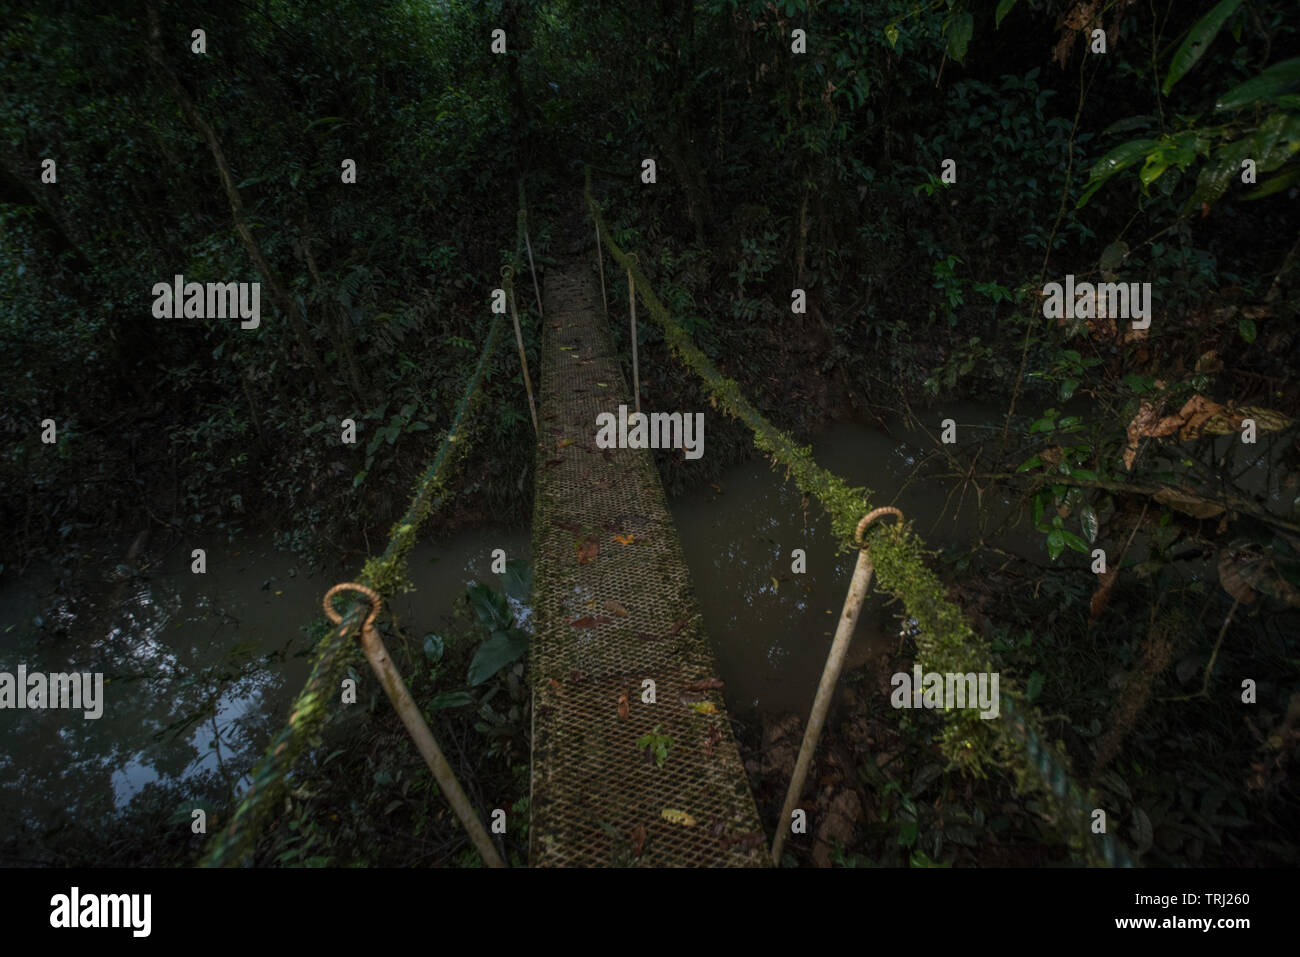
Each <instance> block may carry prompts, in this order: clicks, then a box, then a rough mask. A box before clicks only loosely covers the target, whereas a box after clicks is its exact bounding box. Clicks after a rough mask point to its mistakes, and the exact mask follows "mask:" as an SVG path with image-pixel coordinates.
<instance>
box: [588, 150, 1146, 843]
mask: <svg viewBox="0 0 1300 957" xmlns="http://www.w3.org/2000/svg"><path fill="white" fill-rule="evenodd" d="M585 195H586V200H587V205H588V208H589V209H590V211H591V215H592V218H593V220H594V221H595V224H596V233H597V236H598V237H600V238H601V239H602V240H603V241H604V245H605V247H606V248H607V249H608V250H609V254H610V256H611V257H613V259H614V261H615V262H616V263H618V264H619V265H620V266H622V267H623V268H624V269H626V270H627V271H628V274H629V275H630V276H632V278H633V280H634V283H635V286H636V289H637V291H638V292H639V294H640V297H641V301H642V302H643V303H644V304H645V307H646V310H647V311H648V312H649V313H650V315H651V317H653V318H654V320H655V321H656V322H657V323H658V325H659V326H660V328H661V329H662V330H663V333H664V340H665V341H666V342H667V344H668V346H669V349H670V350H671V351H672V353H673V354H674V355H676V357H677V358H678V360H680V361H681V362H682V363H683V364H684V365H686V366H687V367H688V368H690V369H691V371H692V372H694V373H695V374H696V375H697V376H699V377H700V379H701V380H703V382H704V384H705V386H706V387H707V390H708V392H709V401H710V403H711V404H712V405H713V406H714V408H719V407H720V408H721V409H722V411H723V412H725V413H726V414H728V415H730V416H732V417H733V418H737V419H740V420H741V421H742V422H744V423H745V424H746V425H747V426H749V428H750V430H751V431H752V432H753V434H754V444H755V445H756V446H757V447H758V448H759V449H760V450H762V451H764V452H766V453H767V454H768V455H769V456H770V458H771V461H772V462H773V464H778V463H779V464H781V465H783V466H785V468H786V477H787V479H793V480H794V482H795V484H796V485H797V486H798V488H799V489H800V490H801V491H803V492H804V493H805V494H808V495H812V496H814V497H816V498H817V499H818V501H820V502H821V504H822V507H823V508H825V510H826V512H827V513H828V514H829V515H830V519H831V526H832V530H833V532H834V535H835V537H836V538H837V539H838V540H839V541H840V543H841V545H842V546H843V547H844V548H850V547H853V544H854V540H855V537H856V533H857V528H858V522H859V520H860V518H861V516H862V514H863V510H864V506H865V507H869V506H868V505H867V502H868V499H869V498H870V496H871V492H870V490H869V489H866V488H856V487H851V486H849V485H848V484H847V483H846V482H844V480H843V479H841V478H839V476H837V475H835V474H834V473H832V472H830V471H828V470H826V469H824V468H822V467H821V466H820V465H818V464H817V462H816V461H815V460H814V459H813V457H812V451H811V448H809V447H806V446H800V445H799V444H798V443H797V442H795V440H794V439H793V438H791V437H790V436H789V435H787V434H786V433H785V432H783V431H782V430H781V429H778V428H777V427H776V426H774V425H773V424H772V423H771V422H769V421H768V420H767V418H766V417H765V416H764V415H763V414H762V413H761V412H759V411H758V409H756V408H755V407H754V406H753V405H752V404H751V403H750V402H749V400H747V399H746V398H745V396H744V394H743V393H742V392H741V390H740V386H739V385H738V384H737V383H736V382H735V380H733V379H729V378H726V377H725V376H723V375H722V373H721V372H720V371H718V369H717V367H716V366H714V364H713V363H712V362H711V361H710V360H709V358H708V357H707V356H706V355H705V354H704V353H703V352H702V351H700V349H699V348H698V347H697V346H696V345H695V344H694V342H693V341H692V339H691V337H690V334H689V333H688V332H686V331H685V330H684V329H683V328H682V327H681V326H680V325H679V324H678V323H677V322H676V321H675V320H674V319H673V318H672V316H671V315H670V314H669V313H668V310H667V309H666V308H665V307H664V305H663V303H661V302H660V301H659V298H658V297H657V296H656V295H655V293H654V290H653V289H652V288H651V286H650V283H649V281H648V280H647V279H646V277H645V274H644V273H642V272H641V269H640V266H639V265H638V263H637V262H636V260H635V258H634V257H633V256H631V255H629V254H628V253H625V252H624V251H623V250H622V249H620V248H619V246H618V244H617V243H615V242H614V240H613V237H611V236H610V234H609V231H608V230H607V229H606V228H605V222H604V219H603V217H602V216H601V212H600V207H599V205H598V204H597V203H596V200H595V198H594V197H593V195H592V190H591V171H590V169H588V171H587V175H586V186H585ZM597 254H598V255H599V249H598V250H597ZM859 544H860V543H859ZM870 546H871V557H872V561H873V564H874V566H875V574H876V579H877V582H878V586H879V588H880V589H881V590H883V591H885V592H887V593H888V594H890V595H892V596H894V597H895V598H897V599H898V600H899V601H900V602H901V603H902V605H903V607H904V608H905V609H906V610H907V613H908V614H909V615H910V616H911V617H912V618H914V619H916V622H917V624H918V625H919V626H920V629H921V631H920V634H918V635H917V637H916V644H917V653H918V654H917V657H918V663H921V662H924V664H923V666H922V667H923V670H924V671H927V672H930V671H934V672H940V673H969V672H976V673H978V672H982V671H983V672H991V671H993V670H994V669H993V668H992V652H991V649H990V648H989V645H988V642H987V641H985V640H984V639H983V637H982V636H979V635H977V634H975V632H974V631H973V630H972V629H971V626H970V624H969V623H968V622H967V621H966V618H965V616H964V615H963V614H962V612H961V610H960V609H959V608H958V607H957V606H956V605H955V604H953V603H952V602H951V601H949V600H948V598H947V596H946V594H945V589H944V586H943V583H942V582H941V581H940V580H939V578H938V576H937V575H935V573H934V572H933V571H932V570H931V569H930V568H929V567H928V566H927V565H926V564H925V554H926V549H925V547H924V542H923V541H922V540H921V538H920V537H919V536H918V535H917V534H916V533H915V531H914V530H913V529H912V527H911V523H910V522H909V523H903V522H899V523H898V524H895V525H890V526H886V527H882V528H881V529H880V530H879V531H877V532H876V533H875V534H874V535H873V536H872V537H871V541H870ZM999 684H1000V688H1001V694H1000V699H1001V700H1000V707H999V709H998V712H999V716H1000V717H1001V719H1002V720H985V719H982V718H980V717H979V715H978V713H977V712H976V711H975V710H974V709H952V710H945V711H944V718H945V722H946V727H945V729H944V732H943V736H942V739H941V747H942V750H943V753H944V755H945V756H946V757H947V758H948V759H949V761H951V762H952V764H953V765H955V766H957V767H960V768H962V769H964V770H967V771H969V772H970V773H972V774H974V775H976V776H983V773H984V765H985V764H986V763H990V764H1000V763H1002V762H1006V763H1009V764H1012V765H1013V766H1014V767H1015V769H1016V771H1017V774H1016V786H1017V789H1025V788H1026V787H1027V786H1030V787H1032V786H1037V787H1038V788H1039V789H1040V790H1041V792H1042V793H1043V794H1044V796H1045V797H1046V799H1047V801H1048V803H1049V804H1050V805H1052V810H1053V811H1054V812H1055V813H1054V815H1053V817H1054V818H1055V822H1056V823H1057V826H1058V827H1059V828H1060V829H1061V831H1062V834H1063V836H1064V837H1065V839H1066V843H1067V844H1068V845H1069V846H1070V848H1071V849H1072V850H1074V851H1077V852H1079V853H1081V854H1082V855H1083V856H1084V857H1085V858H1086V859H1087V860H1088V861H1090V862H1092V863H1096V864H1103V863H1104V864H1107V865H1111V866H1131V864H1132V862H1131V859H1130V857H1129V855H1128V854H1127V852H1126V851H1125V849H1124V848H1123V846H1122V845H1121V843H1120V842H1119V841H1118V840H1117V839H1116V838H1115V836H1114V835H1113V834H1111V833H1110V832H1109V830H1107V831H1106V832H1104V833H1101V834H1095V833H1093V832H1092V811H1093V809H1094V808H1096V807H1097V804H1096V801H1095V799H1094V794H1093V792H1091V791H1085V790H1084V789H1083V788H1081V787H1079V785H1077V784H1076V783H1075V782H1074V781H1073V780H1072V778H1071V776H1070V774H1069V771H1068V770H1067V768H1068V764H1067V760H1066V758H1065V757H1064V756H1063V755H1062V754H1061V753H1060V752H1059V750H1058V748H1057V747H1056V746H1054V745H1052V744H1050V743H1049V742H1048V740H1047V739H1046V738H1044V737H1042V736H1040V735H1039V734H1038V733H1037V732H1036V731H1034V729H1033V726H1034V724H1036V723H1037V722H1036V720H1035V719H1036V718H1037V715H1036V709H1034V708H1033V706H1032V705H1031V704H1030V703H1029V702H1028V700H1026V699H1025V698H1024V697H1023V694H1022V693H1021V692H1018V691H1015V690H1013V689H1011V688H1009V687H1008V686H1009V684H1010V682H1002V681H1001V680H1000V681H999ZM1029 771H1033V772H1034V774H1033V776H1030V775H1029V774H1028V773H1027V772H1029ZM783 823H784V822H782V824H783ZM778 826H781V825H780V824H779V825H778Z"/></svg>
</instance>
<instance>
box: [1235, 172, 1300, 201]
mask: <svg viewBox="0 0 1300 957" xmlns="http://www.w3.org/2000/svg"><path fill="white" fill-rule="evenodd" d="M1296 183H1300V166H1297V167H1295V168H1294V169H1289V170H1287V171H1285V172H1283V173H1279V174H1278V175H1276V176H1274V177H1273V178H1272V179H1270V180H1268V181H1267V182H1264V183H1261V184H1260V187H1259V189H1256V190H1252V191H1251V192H1249V193H1247V194H1246V196H1245V197H1244V198H1245V199H1263V198H1264V197H1265V196H1272V195H1273V194H1274V193H1280V192H1282V190H1284V189H1289V188H1290V187H1292V186H1294V185H1295V184H1296Z"/></svg>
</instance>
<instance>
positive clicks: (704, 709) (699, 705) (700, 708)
mask: <svg viewBox="0 0 1300 957" xmlns="http://www.w3.org/2000/svg"><path fill="white" fill-rule="evenodd" d="M691 710H692V711H695V712H698V713H699V714H717V713H718V709H717V707H716V706H715V705H714V704H713V702H712V701H697V702H695V704H693V705H691Z"/></svg>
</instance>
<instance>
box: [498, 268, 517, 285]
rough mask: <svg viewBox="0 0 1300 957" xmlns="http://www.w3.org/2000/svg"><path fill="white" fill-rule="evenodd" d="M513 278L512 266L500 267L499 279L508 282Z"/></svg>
mask: <svg viewBox="0 0 1300 957" xmlns="http://www.w3.org/2000/svg"><path fill="white" fill-rule="evenodd" d="M514 277H515V267H514V266H502V267H501V278H502V279H504V280H505V281H506V282H510V280H512V279H514Z"/></svg>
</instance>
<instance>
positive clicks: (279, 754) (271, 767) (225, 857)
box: [201, 209, 525, 867]
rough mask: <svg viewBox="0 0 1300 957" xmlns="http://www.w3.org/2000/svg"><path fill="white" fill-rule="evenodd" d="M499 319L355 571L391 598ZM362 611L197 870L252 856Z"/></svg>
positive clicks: (457, 451)
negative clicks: (404, 493) (412, 482)
mask: <svg viewBox="0 0 1300 957" xmlns="http://www.w3.org/2000/svg"><path fill="white" fill-rule="evenodd" d="M524 221H525V220H524V214H523V210H522V209H521V210H520V212H519V216H518V217H517V223H518V231H517V235H516V238H515V249H514V252H513V254H512V256H511V262H512V265H513V266H514V267H516V268H517V267H518V266H519V248H520V246H521V245H522V238H523V230H524ZM503 318H504V314H503V313H497V314H494V315H493V317H492V323H491V327H490V328H489V330H488V334H487V339H486V341H485V342H484V343H483V350H482V351H481V352H480V353H479V358H478V364H477V365H476V366H475V367H474V372H473V373H472V374H471V375H470V377H469V381H468V382H467V383H466V385H465V391H464V393H463V394H462V395H461V398H460V401H459V402H458V403H457V405H456V410H455V413H454V415H453V417H452V423H451V428H450V429H449V430H448V432H447V434H446V435H445V436H444V437H443V439H442V441H441V442H440V443H439V445H438V451H437V453H436V454H435V455H434V457H433V460H432V461H431V462H430V463H429V467H428V468H427V469H426V470H425V472H424V474H423V475H422V476H421V477H420V480H419V481H418V482H417V483H416V486H415V493H414V495H413V496H412V498H411V503H410V505H409V506H408V507H407V509H406V514H405V515H403V516H402V517H401V518H400V519H399V520H398V521H397V523H396V524H395V525H394V526H393V528H392V531H391V533H390V534H389V538H388V547H387V548H385V549H384V552H383V554H382V555H379V556H378V557H376V558H372V559H370V560H369V561H367V562H366V564H365V566H364V567H363V568H362V570H361V575H360V581H361V583H362V584H364V585H366V586H368V587H370V588H372V589H374V590H375V591H377V592H379V594H380V595H382V596H383V597H384V598H385V599H390V598H392V597H393V596H394V595H396V594H398V593H399V592H400V591H403V590H405V589H406V588H407V586H408V581H407V577H406V556H407V554H408V553H409V552H410V550H411V547H412V546H413V545H414V544H415V542H416V537H417V535H418V534H419V530H420V526H421V525H422V524H423V523H424V521H425V519H427V518H428V517H429V514H430V513H431V512H432V510H433V507H434V505H435V503H438V502H439V501H441V500H444V499H445V498H446V497H447V485H446V482H447V479H448V477H449V476H450V474H451V472H452V469H453V468H454V467H455V465H456V464H457V462H458V461H459V460H460V458H461V457H462V455H463V454H464V451H465V449H466V447H467V445H468V443H467V442H465V441H464V439H465V430H466V428H467V427H468V424H469V422H470V420H471V418H472V416H473V412H474V410H475V409H476V408H477V405H478V399H479V398H480V396H481V392H482V389H481V386H482V383H483V380H484V378H485V376H486V374H487V369H488V364H489V362H490V360H491V357H492V354H493V353H494V351H495V350H496V346H497V343H498V342H499V341H500V339H501V330H502V328H503V325H504V323H503ZM368 607H369V606H368V605H367V604H365V603H364V602H358V601H354V602H353V604H352V605H351V607H350V608H349V609H348V610H347V611H346V612H345V613H344V615H343V620H342V622H341V623H340V624H339V625H338V626H337V627H331V628H330V631H329V633H328V634H327V635H326V636H325V637H324V638H322V639H321V642H320V646H319V648H318V649H317V652H316V658H315V660H314V661H313V663H312V670H311V674H310V675H309V676H308V678H307V682H306V684H304V685H303V689H302V691H301V692H300V693H299V694H298V697H297V699H295V701H294V703H293V709H292V710H291V711H290V713H289V723H288V724H287V725H285V727H284V728H283V729H281V731H280V732H279V734H277V735H276V736H275V738H274V740H272V742H271V744H270V746H269V747H268V748H267V750H266V754H265V755H264V756H263V757H262V759H261V761H259V762H258V764H257V766H256V767H255V768H254V769H253V771H252V779H253V783H252V784H251V785H250V786H249V788H248V790H247V792H245V794H244V798H243V800H242V801H241V802H240V804H239V807H238V808H236V809H235V811H234V813H233V814H232V815H231V818H230V822H229V823H228V824H226V825H225V826H224V827H223V828H221V830H219V831H217V832H216V833H215V834H214V835H213V836H212V838H211V840H210V841H209V842H208V847H207V849H206V851H205V854H204V857H203V860H202V862H201V865H202V866H204V867H227V866H231V865H237V864H241V863H243V862H244V861H245V859H246V858H247V857H248V856H249V855H251V853H252V851H253V848H254V846H255V845H256V843H257V836H258V834H259V833H260V831H261V828H262V827H263V825H264V824H265V822H266V820H267V818H268V817H269V816H270V815H271V814H272V813H273V812H274V811H275V810H276V809H277V808H279V807H280V805H281V801H282V800H283V797H284V792H285V790H286V788H287V779H288V777H289V775H290V772H291V771H292V769H293V766H294V764H295V762H296V761H297V760H298V759H299V758H300V757H301V756H302V755H303V754H304V753H305V752H306V751H307V750H308V749H309V748H313V747H318V746H319V745H320V740H321V732H322V730H323V729H324V726H325V719H326V718H327V717H328V712H327V707H326V706H327V704H328V703H329V702H330V701H331V700H336V699H337V698H336V696H337V695H338V693H339V683H340V681H341V680H342V676H343V674H344V672H345V671H346V670H347V668H348V665H349V664H350V663H351V662H352V661H353V659H354V657H355V653H356V650H357V644H356V642H354V641H353V640H352V639H353V638H354V637H355V636H357V635H358V634H359V633H360V628H361V625H362V623H363V622H364V620H365V615H366V614H367V609H368Z"/></svg>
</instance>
